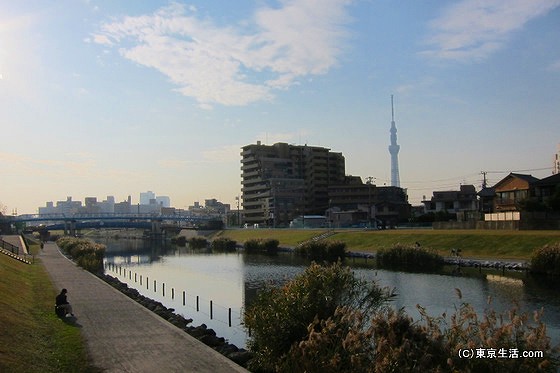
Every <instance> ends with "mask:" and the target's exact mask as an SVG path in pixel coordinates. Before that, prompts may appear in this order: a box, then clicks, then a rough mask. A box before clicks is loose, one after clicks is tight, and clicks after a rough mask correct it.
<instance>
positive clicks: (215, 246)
mask: <svg viewBox="0 0 560 373" xmlns="http://www.w3.org/2000/svg"><path fill="white" fill-rule="evenodd" d="M212 250H213V251H219V252H226V253H229V252H234V251H235V250H237V242H235V241H234V240H231V239H229V238H226V237H220V238H217V239H215V240H214V241H212Z"/></svg>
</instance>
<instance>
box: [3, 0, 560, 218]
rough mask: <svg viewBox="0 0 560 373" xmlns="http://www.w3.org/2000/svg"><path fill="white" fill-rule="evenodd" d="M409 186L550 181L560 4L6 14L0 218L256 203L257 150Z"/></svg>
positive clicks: (72, 2)
mask: <svg viewBox="0 0 560 373" xmlns="http://www.w3.org/2000/svg"><path fill="white" fill-rule="evenodd" d="M391 95H394V113H395V118H394V119H395V122H396V126H397V129H398V132H397V136H398V140H397V142H398V144H399V145H400V152H399V169H400V181H401V187H403V188H406V189H407V191H408V195H409V202H410V203H411V204H413V205H418V204H420V201H421V200H422V199H423V198H424V197H427V198H430V197H431V195H432V192H433V191H441V190H458V189H459V187H460V185H461V184H473V185H475V186H476V187H477V190H478V189H479V188H480V186H481V184H482V178H483V176H482V174H481V172H483V171H484V172H487V179H488V184H489V185H492V184H495V183H496V182H498V181H499V180H501V179H502V178H503V177H505V176H506V175H507V174H508V173H509V172H520V173H526V174H532V175H533V176H535V177H538V178H542V177H546V176H549V175H550V174H551V173H552V164H553V163H552V159H553V155H554V154H555V153H556V151H557V147H558V146H559V145H558V144H560V0H531V1H529V0H456V1H444V0H437V1H436V0H425V1H413V0H410V1H390V0H276V1H273V0H236V1H225V0H223V1H217V0H216V1H215V0H205V1H186V2H182V1H177V2H169V1H133V0H123V1H113V0H57V1H44V0H36V1H35V0H21V1H0V140H1V141H0V144H1V146H0V207H1V208H2V209H3V210H4V213H7V214H12V213H14V212H17V213H18V214H23V213H36V212H37V211H38V207H40V206H45V204H46V202H47V201H53V202H55V203H56V201H60V200H66V197H67V196H72V197H73V199H74V200H81V201H83V199H84V198H85V197H97V198H98V200H103V199H106V197H107V196H114V197H115V199H116V200H117V201H123V200H126V199H127V197H128V196H129V195H130V196H132V202H133V203H138V202H139V195H140V193H141V192H146V191H153V192H154V193H155V194H156V195H159V196H169V197H170V199H171V204H172V205H173V206H174V207H177V208H187V207H188V206H190V205H193V203H194V202H195V201H200V202H201V203H203V202H204V200H205V199H210V198H216V199H218V200H219V201H222V202H224V203H230V204H232V207H234V206H236V205H235V203H236V202H235V197H236V196H238V195H240V194H241V170H240V167H241V156H240V152H241V147H242V146H245V145H249V144H254V143H256V142H257V141H261V142H262V143H263V144H274V143H276V142H286V143H290V144H297V145H304V144H307V145H311V146H321V147H326V148H329V149H331V151H333V152H340V153H342V154H343V155H344V157H345V160H346V174H348V175H357V176H361V177H362V179H363V180H364V181H365V179H366V178H367V177H373V178H374V179H373V180H374V183H375V184H377V185H380V186H381V185H390V179H391V165H390V154H389V151H388V146H389V144H390V132H389V129H390V125H391Z"/></svg>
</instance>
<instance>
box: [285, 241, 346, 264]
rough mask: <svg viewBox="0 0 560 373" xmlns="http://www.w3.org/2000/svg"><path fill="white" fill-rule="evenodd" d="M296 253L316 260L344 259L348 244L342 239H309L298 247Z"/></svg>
mask: <svg viewBox="0 0 560 373" xmlns="http://www.w3.org/2000/svg"><path fill="white" fill-rule="evenodd" d="M294 253H295V254H297V255H300V256H304V257H306V258H308V259H310V260H314V261H328V262H331V263H332V262H336V261H338V260H344V258H345V256H346V244H345V243H344V242H342V241H308V242H306V243H304V244H303V245H301V246H298V247H296V249H295V250H294Z"/></svg>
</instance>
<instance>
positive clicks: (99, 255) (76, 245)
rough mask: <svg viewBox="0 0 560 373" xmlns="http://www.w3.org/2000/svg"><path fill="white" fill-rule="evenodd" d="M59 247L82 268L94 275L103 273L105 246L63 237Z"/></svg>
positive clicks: (58, 243)
mask: <svg viewBox="0 0 560 373" xmlns="http://www.w3.org/2000/svg"><path fill="white" fill-rule="evenodd" d="M56 244H57V245H58V247H60V248H61V249H62V251H64V252H65V253H66V254H67V255H68V256H70V257H71V258H72V259H73V260H74V261H75V262H76V263H77V264H78V265H79V266H80V267H82V268H84V269H85V270H87V271H90V272H93V273H99V272H102V271H103V257H104V256H105V250H106V248H105V245H102V244H98V243H95V242H93V241H91V240H88V239H83V238H76V237H62V238H59V239H58V240H57V241H56Z"/></svg>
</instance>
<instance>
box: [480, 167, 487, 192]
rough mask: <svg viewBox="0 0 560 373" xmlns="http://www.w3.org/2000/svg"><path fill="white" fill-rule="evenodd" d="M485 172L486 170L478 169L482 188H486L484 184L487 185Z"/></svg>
mask: <svg viewBox="0 0 560 373" xmlns="http://www.w3.org/2000/svg"><path fill="white" fill-rule="evenodd" d="M487 173H488V172H487V171H480V174H481V175H482V176H483V179H482V189H486V186H487V184H486V174H487Z"/></svg>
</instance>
